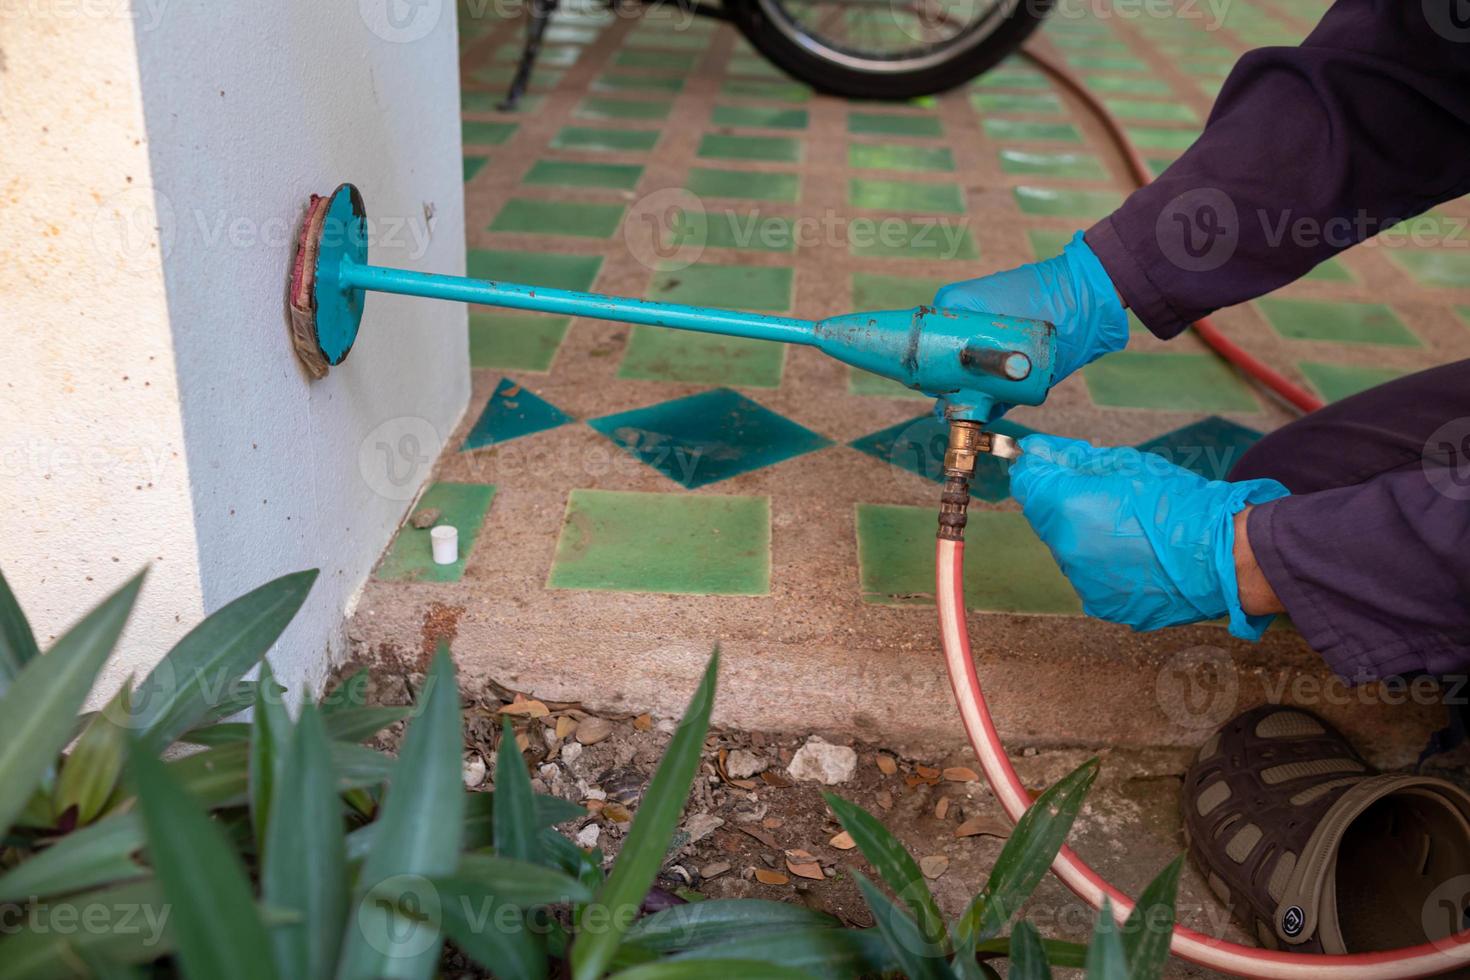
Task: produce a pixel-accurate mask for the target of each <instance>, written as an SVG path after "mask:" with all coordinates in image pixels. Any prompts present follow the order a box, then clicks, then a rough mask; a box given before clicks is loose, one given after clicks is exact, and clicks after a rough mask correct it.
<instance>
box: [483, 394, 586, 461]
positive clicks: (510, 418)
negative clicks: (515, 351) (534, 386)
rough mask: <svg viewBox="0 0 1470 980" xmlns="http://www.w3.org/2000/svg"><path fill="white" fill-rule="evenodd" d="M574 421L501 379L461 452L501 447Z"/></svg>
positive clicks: (549, 404) (534, 396)
mask: <svg viewBox="0 0 1470 980" xmlns="http://www.w3.org/2000/svg"><path fill="white" fill-rule="evenodd" d="M570 421H572V417H571V416H570V415H568V414H567V413H566V412H563V411H562V410H561V409H559V408H557V407H556V406H555V405H553V404H551V403H550V402H548V401H547V400H546V399H544V398H541V397H539V396H538V395H536V394H534V393H533V392H531V391H530V390H529V389H527V388H525V387H523V386H522V385H520V384H518V383H517V382H515V381H512V380H511V379H510V378H501V379H500V384H498V385H496V387H495V391H494V392H493V393H492V394H491V395H490V400H489V401H488V402H486V403H485V408H484V410H483V411H482V412H481V413H480V417H479V418H478V419H476V420H475V424H474V425H473V426H472V427H471V428H470V431H469V433H468V434H467V435H466V436H465V437H464V442H463V443H462V444H461V445H460V447H459V448H460V451H461V452H469V451H470V450H472V449H484V448H485V447H487V446H498V445H500V444H501V443H504V442H510V441H511V440H512V439H519V438H520V437H521V436H528V435H531V434H533V433H536V432H543V431H545V430H547V429H554V428H556V427H557V426H561V425H566V424H567V423H568V422H570Z"/></svg>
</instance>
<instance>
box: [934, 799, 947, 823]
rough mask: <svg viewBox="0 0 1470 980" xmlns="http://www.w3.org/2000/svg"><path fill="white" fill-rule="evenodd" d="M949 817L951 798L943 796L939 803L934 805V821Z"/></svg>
mask: <svg viewBox="0 0 1470 980" xmlns="http://www.w3.org/2000/svg"><path fill="white" fill-rule="evenodd" d="M948 815H949V797H947V796H941V797H940V798H939V802H938V803H936V804H934V819H936V820H943V819H944V818H945V817H946V816H948Z"/></svg>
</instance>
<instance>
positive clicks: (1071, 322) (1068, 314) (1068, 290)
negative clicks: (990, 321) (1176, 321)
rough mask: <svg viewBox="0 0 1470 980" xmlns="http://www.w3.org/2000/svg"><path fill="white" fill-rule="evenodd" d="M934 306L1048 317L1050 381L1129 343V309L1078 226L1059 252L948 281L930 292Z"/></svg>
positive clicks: (1033, 318)
mask: <svg viewBox="0 0 1470 980" xmlns="http://www.w3.org/2000/svg"><path fill="white" fill-rule="evenodd" d="M934 305H935V306H939V307H949V308H951V309H959V310H975V311H977V312H979V313H1002V314H1005V315H1007V316H1020V317H1027V318H1029V319H1032V320H1049V321H1051V322H1052V323H1053V324H1055V325H1056V328H1057V351H1056V373H1055V374H1054V375H1053V377H1052V384H1054V385H1055V384H1056V383H1057V382H1059V381H1061V380H1062V379H1063V378H1065V377H1066V376H1067V375H1069V374H1071V373H1072V372H1073V371H1076V370H1077V369H1078V368H1080V367H1081V366H1082V365H1084V364H1087V363H1089V362H1091V361H1095V360H1097V359H1098V358H1099V357H1102V356H1103V355H1104V354H1109V353H1111V352H1113V351H1115V350H1122V349H1123V345H1124V344H1126V343H1128V314H1127V313H1126V312H1125V311H1124V309H1123V303H1122V301H1121V300H1119V299H1118V291H1117V290H1116V289H1114V288H1113V280H1111V279H1109V278H1108V274H1107V271H1106V270H1104V269H1103V266H1102V263H1101V262H1099V261H1098V259H1097V256H1096V255H1094V254H1093V253H1092V249H1091V248H1089V247H1088V245H1087V243H1086V242H1085V241H1083V240H1082V232H1080V231H1079V232H1078V233H1077V234H1076V235H1075V236H1073V238H1072V240H1071V241H1070V242H1068V243H1067V246H1066V248H1064V249H1062V254H1061V255H1058V256H1056V257H1055V258H1050V259H1047V260H1045V261H1044V262H1033V263H1031V264H1030V265H1023V266H1019V267H1017V268H1015V269H1008V270H1006V271H1005V272H997V273H995V274H994V275H990V276H984V277H982V278H980V279H970V280H968V281H966V282H957V283H952V284H950V285H948V286H945V287H943V288H942V289H940V290H939V292H938V293H936V294H935V295H934Z"/></svg>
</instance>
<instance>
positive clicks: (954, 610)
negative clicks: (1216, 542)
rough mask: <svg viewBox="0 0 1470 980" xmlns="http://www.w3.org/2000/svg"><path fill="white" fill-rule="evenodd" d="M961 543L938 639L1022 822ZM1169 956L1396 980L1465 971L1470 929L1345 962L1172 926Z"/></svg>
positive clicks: (1092, 881)
mask: <svg viewBox="0 0 1470 980" xmlns="http://www.w3.org/2000/svg"><path fill="white" fill-rule="evenodd" d="M964 567H965V544H964V542H963V541H950V540H944V539H941V540H940V541H939V549H938V552H937V553H936V555H935V579H936V582H935V585H936V594H937V596H938V600H939V632H940V640H941V643H942V644H943V647H944V659H945V664H946V666H948V668H949V682H950V686H951V687H952V688H953V689H954V698H955V702H956V703H957V704H958V705H959V709H960V717H961V718H963V719H964V722H965V732H966V733H967V734H968V735H969V736H970V744H971V745H972V746H974V749H975V756H976V757H977V758H978V759H979V760H980V768H981V769H982V771H984V773H985V778H986V780H987V781H988V782H989V783H990V788H991V790H992V791H993V792H994V793H995V796H996V798H997V799H998V800H1000V805H1001V807H1002V808H1003V809H1004V810H1005V812H1006V814H1007V815H1008V816H1009V817H1010V818H1011V820H1013V821H1014V820H1019V819H1020V818H1021V814H1023V813H1025V812H1026V808H1027V807H1028V806H1030V805H1031V795H1030V794H1029V793H1027V792H1026V787H1025V786H1024V785H1022V783H1021V779H1020V777H1019V776H1017V775H1016V770H1015V768H1014V767H1013V766H1012V765H1011V760H1010V759H1009V758H1007V757H1006V751H1005V746H1004V745H1002V744H1001V740H1000V735H999V734H998V733H997V732H996V730H995V721H994V719H992V718H991V716H990V706H989V705H988V704H986V703H985V694H984V692H983V691H982V690H981V688H980V678H979V676H978V675H977V674H976V673H975V661H974V658H973V657H972V656H971V655H970V633H969V627H968V626H967V625H966V623H965V599H964V574H963V573H964ZM1051 870H1052V872H1053V873H1054V874H1055V875H1056V876H1057V877H1058V878H1060V879H1061V880H1062V883H1063V884H1065V885H1066V886H1067V887H1068V888H1070V889H1071V890H1072V891H1073V892H1075V893H1076V894H1077V897H1078V898H1081V899H1082V900H1083V901H1084V902H1086V903H1087V904H1088V905H1091V906H1092V907H1093V908H1095V909H1101V908H1102V903H1103V898H1104V897H1106V898H1107V899H1108V900H1109V901H1110V902H1111V903H1112V907H1113V914H1114V916H1115V917H1116V918H1117V920H1118V922H1119V923H1120V924H1121V923H1122V922H1123V921H1124V920H1125V919H1127V918H1128V913H1129V912H1130V911H1132V909H1133V902H1132V900H1131V899H1129V898H1128V896H1127V895H1124V894H1123V893H1122V892H1121V891H1119V890H1118V889H1117V888H1114V887H1113V886H1112V885H1110V884H1108V883H1107V882H1106V881H1104V880H1103V877H1102V875H1100V874H1098V873H1097V872H1096V871H1094V870H1093V869H1092V868H1091V867H1089V866H1088V865H1087V863H1086V862H1085V861H1083V860H1082V859H1081V858H1080V857H1078V856H1077V855H1076V854H1075V853H1074V852H1073V851H1072V850H1071V848H1067V847H1064V848H1062V850H1061V852H1060V853H1059V854H1058V855H1057V857H1056V860H1055V861H1053V862H1052V865H1051ZM1170 949H1171V951H1172V952H1173V953H1174V955H1176V956H1179V957H1181V958H1183V959H1186V960H1188V961H1189V962H1191V963H1197V964H1199V965H1200V966H1205V967H1209V968H1210V969H1212V970H1219V971H1221V972H1223V973H1231V974H1234V975H1236V976H1241V977H1273V978H1280V980H1306V978H1312V980H1324V978H1331V980H1390V978H1394V977H1428V976H1434V975H1435V974H1439V973H1444V972H1445V971H1447V970H1452V969H1455V968H1457V967H1463V966H1465V965H1466V964H1470V930H1466V931H1465V932H1460V933H1457V934H1455V935H1454V936H1451V937H1449V938H1447V939H1443V940H1440V941H1438V942H1434V943H1425V944H1423V945H1421V946H1411V947H1407V948H1405V949H1396V950H1391V951H1387V952H1381V953H1354V954H1351V955H1347V956H1324V955H1319V954H1313V953H1286V952H1277V951H1274V950H1268V949H1259V948H1257V947H1254V946H1242V945H1240V944H1239V943H1232V942H1227V941H1226V940H1223V939H1215V938H1212V937H1210V936H1207V935H1205V934H1204V933H1200V932H1195V931H1194V930H1193V929H1186V928H1185V927H1183V926H1175V927H1174V939H1173V942H1172V943H1171V944H1170Z"/></svg>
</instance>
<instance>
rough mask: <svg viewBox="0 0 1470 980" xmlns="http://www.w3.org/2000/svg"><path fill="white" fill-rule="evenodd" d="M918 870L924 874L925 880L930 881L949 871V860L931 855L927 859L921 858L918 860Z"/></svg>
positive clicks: (941, 856)
mask: <svg viewBox="0 0 1470 980" xmlns="http://www.w3.org/2000/svg"><path fill="white" fill-rule="evenodd" d="M919 870H920V871H922V872H924V877H925V878H928V879H930V880H931V881H932V880H933V879H935V878H938V877H939V876H940V875H942V874H944V873H945V872H946V871H948V870H949V858H947V857H945V856H944V855H943V854H931V855H929V856H928V857H921V858H919Z"/></svg>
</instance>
